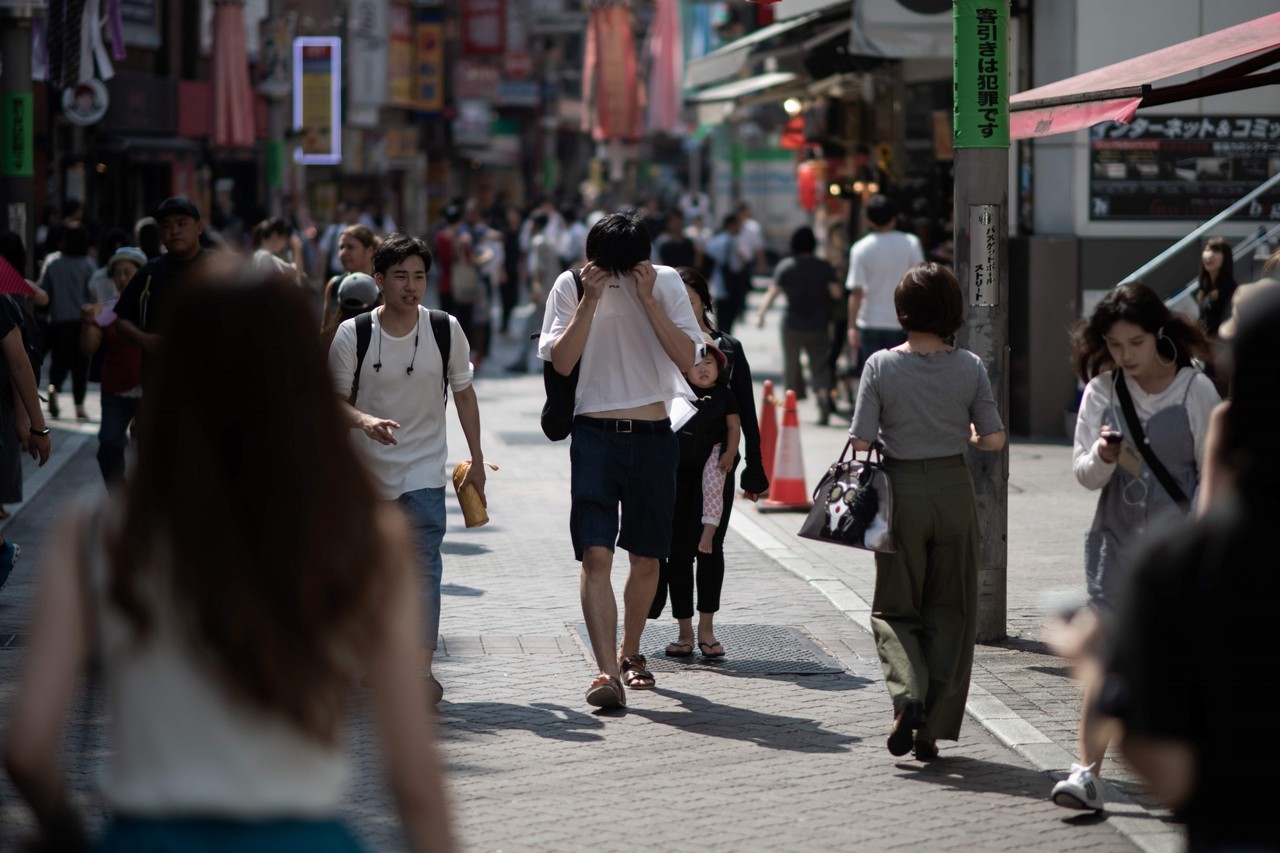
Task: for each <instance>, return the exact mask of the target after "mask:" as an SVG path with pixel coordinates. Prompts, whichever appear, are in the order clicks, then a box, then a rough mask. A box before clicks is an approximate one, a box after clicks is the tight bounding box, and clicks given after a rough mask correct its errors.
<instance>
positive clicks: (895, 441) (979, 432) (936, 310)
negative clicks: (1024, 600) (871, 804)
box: [849, 263, 1005, 761]
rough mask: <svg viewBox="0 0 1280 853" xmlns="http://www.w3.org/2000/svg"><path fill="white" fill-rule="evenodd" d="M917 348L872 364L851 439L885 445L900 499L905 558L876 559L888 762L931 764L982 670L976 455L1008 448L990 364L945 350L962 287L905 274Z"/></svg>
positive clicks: (922, 270) (906, 317) (932, 272)
mask: <svg viewBox="0 0 1280 853" xmlns="http://www.w3.org/2000/svg"><path fill="white" fill-rule="evenodd" d="M893 304H894V307H895V308H896V310H897V313H898V322H899V323H900V324H901V325H902V328H903V330H904V331H905V332H906V333H907V342H906V343H905V344H902V345H901V346H897V347H894V348H893V349H889V350H881V351H880V352H877V353H875V354H874V355H872V356H871V358H869V359H867V363H866V365H865V367H864V368H863V371H862V381H861V383H860V384H859V387H858V402H857V406H856V407H855V409H854V414H853V424H852V426H850V428H849V434H850V436H851V439H850V441H851V443H852V445H853V447H854V449H855V450H868V449H870V447H871V445H872V443H873V442H879V443H880V444H881V445H882V446H883V448H884V450H883V453H884V456H885V468H886V469H887V470H888V473H889V481H890V484H891V485H892V487H893V500H894V504H893V519H892V523H893V530H894V546H895V548H896V549H897V551H896V553H892V554H882V553H877V554H876V591H875V600H874V601H873V602H872V612H871V627H872V630H873V631H874V633H875V638H876V650H877V651H878V652H879V653H880V663H881V665H882V667H883V668H884V679H885V683H886V685H887V686H888V688H889V695H890V696H891V697H892V699H893V711H894V718H893V727H892V728H891V729H890V733H889V752H891V753H892V754H894V755H905V754H906V753H907V752H908V751H910V750H911V749H912V746H913V742H914V747H915V755H916V758H918V759H920V760H921V761H928V760H931V759H933V758H936V757H937V756H938V748H937V745H936V741H937V740H938V739H939V738H941V739H943V740H956V739H957V738H959V736H960V724H961V722H962V721H963V719H964V706H965V699H966V698H967V696H968V693H969V672H970V670H971V669H972V668H973V644H974V638H975V636H976V632H977V611H978V594H977V581H978V515H977V508H976V503H975V500H974V494H973V482H972V481H971V480H970V478H969V469H968V468H966V467H965V457H964V453H965V450H967V449H968V448H969V447H971V446H972V447H976V448H978V449H979V450H991V451H997V450H1001V449H1003V448H1004V445H1005V432H1004V424H1003V423H1002V422H1001V420H1000V413H999V411H998V410H997V408H996V403H995V400H994V399H993V397H992V395H991V383H990V380H989V379H988V378H987V371H986V368H985V367H984V366H983V364H982V360H981V359H979V358H978V357H977V356H976V355H974V354H973V353H971V352H969V351H968V350H963V349H958V348H956V347H953V346H951V345H949V344H948V343H947V339H948V338H950V337H951V336H952V335H954V334H955V333H956V331H958V330H959V328H960V326H961V324H962V323H963V322H964V302H963V299H962V297H961V294H960V285H959V283H957V282H956V279H955V276H953V275H952V274H951V272H950V271H949V270H948V269H947V268H946V267H943V266H941V265H940V264H934V263H928V264H919V265H917V266H914V267H912V268H911V269H909V270H907V274H906V275H905V276H903V278H902V281H901V282H900V283H899V284H898V287H897V289H896V290H895V291H894V294H893Z"/></svg>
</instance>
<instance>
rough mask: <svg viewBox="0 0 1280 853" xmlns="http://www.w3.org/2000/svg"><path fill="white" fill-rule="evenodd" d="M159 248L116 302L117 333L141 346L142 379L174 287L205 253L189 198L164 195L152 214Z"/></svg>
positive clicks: (197, 216)
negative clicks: (156, 225)
mask: <svg viewBox="0 0 1280 853" xmlns="http://www.w3.org/2000/svg"><path fill="white" fill-rule="evenodd" d="M152 215H153V216H154V217H155V220H156V223H157V224H158V225H159V228H160V242H161V243H163V244H164V248H165V253H164V254H163V255H160V256H159V257H157V258H152V259H151V260H150V261H147V263H146V264H144V265H143V266H142V268H141V269H139V270H138V272H137V274H135V275H134V277H133V280H132V281H130V282H129V285H128V286H127V287H126V288H125V289H124V292H123V293H121V294H120V301H119V302H117V303H116V309H115V310H116V316H117V317H118V318H119V329H120V333H121V334H122V335H123V336H124V337H125V338H126V339H128V340H130V341H132V342H134V343H136V344H138V345H139V346H141V347H142V352H143V359H142V384H143V388H144V389H145V387H146V385H147V377H148V375H149V374H150V372H151V371H150V369H149V363H150V362H151V361H152V359H153V358H154V356H155V354H156V353H157V352H158V351H159V349H160V343H161V340H162V335H163V327H164V323H165V319H166V316H167V312H168V311H169V310H170V309H171V308H172V306H173V302H174V297H175V296H176V295H177V294H176V288H179V287H182V286H183V285H184V284H185V283H186V282H188V281H189V280H190V279H191V277H192V275H193V274H194V273H195V271H196V270H197V269H199V267H200V265H201V263H202V261H203V259H204V255H205V250H204V249H203V248H202V247H201V245H200V234H201V233H202V232H203V231H204V222H202V221H201V219H200V211H199V210H198V209H197V208H196V206H195V205H194V204H192V203H191V201H190V200H188V199H185V198H181V197H175V198H167V199H165V200H164V201H163V202H161V204H160V206H159V207H158V208H156V211H155V213H154V214H152Z"/></svg>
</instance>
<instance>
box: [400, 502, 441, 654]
mask: <svg viewBox="0 0 1280 853" xmlns="http://www.w3.org/2000/svg"><path fill="white" fill-rule="evenodd" d="M396 502H397V503H398V504H400V508H401V509H402V510H404V514H405V516H406V517H407V518H408V521H409V529H410V531H412V533H413V538H414V541H415V543H416V544H417V546H418V575H419V579H420V580H421V581H422V642H423V648H427V649H434V648H436V646H437V645H438V644H439V639H440V578H441V576H442V575H443V574H444V561H443V560H441V559H440V545H441V543H443V542H444V519H445V513H444V487H443V486H441V487H440V488H437V489H416V490H414V491H412V492H405V493H404V494H403V495H401V496H400V497H398V498H397V499H396Z"/></svg>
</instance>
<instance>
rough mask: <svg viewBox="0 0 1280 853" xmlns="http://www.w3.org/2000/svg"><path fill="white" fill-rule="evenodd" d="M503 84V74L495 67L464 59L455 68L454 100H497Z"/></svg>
mask: <svg viewBox="0 0 1280 853" xmlns="http://www.w3.org/2000/svg"><path fill="white" fill-rule="evenodd" d="M501 83H502V74H501V72H499V71H498V69H497V68H496V67H495V66H493V65H485V64H483V63H480V62H471V61H468V60H465V59H462V60H459V61H458V62H457V63H455V64H454V66H453V97H454V100H458V101H462V100H467V99H476V100H482V101H493V100H496V99H497V97H498V87H499V86H500V85H501Z"/></svg>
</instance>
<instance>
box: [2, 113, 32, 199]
mask: <svg viewBox="0 0 1280 853" xmlns="http://www.w3.org/2000/svg"><path fill="white" fill-rule="evenodd" d="M0 98H2V100H0V175H4V176H5V177H8V178H29V177H31V176H32V175H34V174H35V171H36V169H35V162H34V153H33V149H34V148H35V137H34V133H35V128H34V127H33V123H32V116H33V109H32V105H31V93H30V92H6V93H5V94H4V95H3V96H0Z"/></svg>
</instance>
